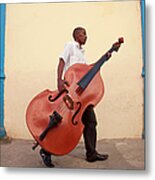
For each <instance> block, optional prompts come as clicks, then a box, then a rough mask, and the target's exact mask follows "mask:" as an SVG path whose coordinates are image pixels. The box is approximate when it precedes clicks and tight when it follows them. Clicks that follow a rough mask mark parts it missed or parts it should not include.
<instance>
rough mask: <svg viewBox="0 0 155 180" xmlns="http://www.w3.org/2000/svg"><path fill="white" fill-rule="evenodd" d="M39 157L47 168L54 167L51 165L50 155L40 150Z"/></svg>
mask: <svg viewBox="0 0 155 180" xmlns="http://www.w3.org/2000/svg"><path fill="white" fill-rule="evenodd" d="M40 156H41V157H42V160H43V162H44V164H45V165H46V166H47V167H50V168H52V167H54V164H52V160H51V155H50V154H49V153H46V151H45V150H43V149H40Z"/></svg>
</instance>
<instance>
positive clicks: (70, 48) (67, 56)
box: [59, 41, 86, 72]
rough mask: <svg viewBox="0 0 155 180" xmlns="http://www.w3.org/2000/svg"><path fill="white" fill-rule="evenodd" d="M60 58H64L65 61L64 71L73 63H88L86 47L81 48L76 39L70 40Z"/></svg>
mask: <svg viewBox="0 0 155 180" xmlns="http://www.w3.org/2000/svg"><path fill="white" fill-rule="evenodd" d="M59 58H62V59H63V60H64V62H65V66H64V72H66V71H67V69H68V68H69V67H70V66H71V65H73V64H76V63H81V64H86V59H85V57H84V49H82V48H80V45H79V43H78V42H76V41H73V42H68V43H67V44H66V45H65V48H64V51H63V52H62V54H61V55H60V56H59Z"/></svg>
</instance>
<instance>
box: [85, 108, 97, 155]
mask: <svg viewBox="0 0 155 180" xmlns="http://www.w3.org/2000/svg"><path fill="white" fill-rule="evenodd" d="M82 122H83V124H84V126H85V127H84V131H83V137H84V142H85V148H86V157H87V158H89V157H92V156H94V155H95V154H96V153H97V152H96V135H97V133H96V125H97V121H96V116H95V113H94V110H93V106H88V107H87V108H86V110H85V112H84V114H83V116H82Z"/></svg>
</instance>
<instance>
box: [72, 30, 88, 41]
mask: <svg viewBox="0 0 155 180" xmlns="http://www.w3.org/2000/svg"><path fill="white" fill-rule="evenodd" d="M73 38H74V40H75V41H77V42H78V43H79V44H80V45H83V44H85V43H86V40H87V34H86V30H85V29H84V28H82V27H77V28H75V29H74V30H73Z"/></svg>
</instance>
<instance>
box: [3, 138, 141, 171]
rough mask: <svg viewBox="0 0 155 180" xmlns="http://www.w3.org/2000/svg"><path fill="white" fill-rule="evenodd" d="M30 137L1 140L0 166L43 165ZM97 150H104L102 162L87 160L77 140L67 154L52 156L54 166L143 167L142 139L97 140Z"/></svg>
mask: <svg viewBox="0 0 155 180" xmlns="http://www.w3.org/2000/svg"><path fill="white" fill-rule="evenodd" d="M32 145H33V141H32V140H22V139H13V140H12V141H11V142H10V143H5V141H3V140H1V147H0V148H1V149H0V150H1V151H0V155H1V160H0V163H1V164H0V166H2V167H29V168H45V166H44V164H43V162H42V160H41V157H40V155H39V150H40V147H38V148H36V150H35V151H33V150H32ZM97 150H98V152H100V153H108V154H109V159H108V160H106V161H96V162H93V163H89V162H87V161H86V160H85V148H84V143H83V142H80V143H79V144H78V145H77V147H76V148H75V149H74V150H73V151H72V152H71V153H69V154H67V155H64V156H53V157H52V161H53V164H54V165H55V168H78V169H79V168H82V169H83V168H84V169H121V170H128V169H130V170H144V169H145V164H144V140H142V139H117V140H115V139H111V140H109V139H108V140H100V141H98V142H97Z"/></svg>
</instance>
